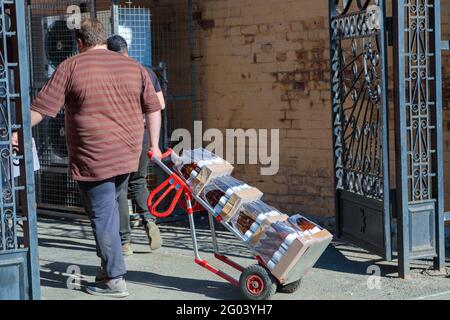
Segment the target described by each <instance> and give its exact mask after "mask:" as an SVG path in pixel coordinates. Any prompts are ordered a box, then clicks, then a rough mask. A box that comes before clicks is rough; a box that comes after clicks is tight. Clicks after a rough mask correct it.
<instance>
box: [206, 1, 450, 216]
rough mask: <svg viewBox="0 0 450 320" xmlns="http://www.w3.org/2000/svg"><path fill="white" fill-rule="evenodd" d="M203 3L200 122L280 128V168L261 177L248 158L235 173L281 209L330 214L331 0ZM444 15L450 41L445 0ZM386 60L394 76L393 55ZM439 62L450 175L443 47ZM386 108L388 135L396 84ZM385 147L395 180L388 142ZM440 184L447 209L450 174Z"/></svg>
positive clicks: (449, 79) (448, 64)
mask: <svg viewBox="0 0 450 320" xmlns="http://www.w3.org/2000/svg"><path fill="white" fill-rule="evenodd" d="M201 4H202V8H203V16H202V18H203V20H204V21H206V23H205V26H206V27H205V31H204V38H203V39H204V78H203V86H204V99H205V104H204V105H205V107H204V108H205V110H204V121H205V123H204V125H205V126H206V127H207V128H208V127H211V128H220V129H226V128H243V129H248V128H280V140H281V141H280V156H281V159H280V171H279V174H278V175H276V176H268V177H264V176H260V175H259V167H257V166H248V165H247V166H238V167H237V170H236V173H237V176H238V177H239V178H240V179H242V180H245V181H247V182H248V183H251V184H253V185H255V186H257V187H259V188H260V189H261V190H262V191H264V192H265V199H266V200H267V201H268V202H270V203H272V204H273V205H275V206H277V207H278V208H280V209H281V210H284V211H286V212H287V213H296V212H304V213H309V214H316V215H326V216H328V215H333V214H334V202H333V169H332V168H333V159H332V134H331V114H330V112H331V111H330V92H329V78H330V74H329V51H328V50H329V44H328V37H329V34H328V25H327V24H328V8H327V1H292V0H264V1H263V0H251V1H250V0H203V1H201ZM388 7H389V8H390V3H389V5H388ZM388 11H389V14H390V11H391V10H390V9H389V10H388ZM441 12H442V13H443V14H442V20H443V21H442V22H443V24H442V28H443V30H442V31H443V38H444V39H449V38H450V25H449V23H450V21H449V20H450V18H449V17H450V0H443V1H442V10H441ZM445 12H447V14H445ZM389 52H390V53H391V54H392V50H389ZM389 59H391V61H390V68H389V69H390V75H391V76H392V75H393V69H392V56H390V57H389ZM443 65H444V67H443V78H444V84H443V85H444V90H443V92H444V94H443V98H444V131H445V141H444V149H445V150H444V151H445V171H446V172H450V53H444V55H443ZM390 83H391V87H392V84H393V82H392V80H391V81H390ZM390 110H391V113H390V120H391V121H390V122H391V128H390V129H391V131H390V134H391V141H392V142H393V141H394V112H393V103H392V88H391V90H390ZM390 149H391V150H392V153H391V159H392V161H391V166H392V175H391V176H392V178H395V167H394V166H395V162H394V159H395V153H394V152H393V151H394V147H393V143H391V146H390ZM393 185H395V180H394V179H393ZM446 188H447V189H446V190H447V197H446V204H447V207H446V209H447V210H449V211H450V174H448V175H446Z"/></svg>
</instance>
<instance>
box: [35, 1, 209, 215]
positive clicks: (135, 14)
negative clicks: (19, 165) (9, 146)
mask: <svg viewBox="0 0 450 320" xmlns="http://www.w3.org/2000/svg"><path fill="white" fill-rule="evenodd" d="M103 2H104V1H103ZM103 2H99V1H97V2H95V1H92V0H78V1H77V0H64V1H61V0H59V1H57V0H53V1H52V0H47V1H46V3H42V1H37V0H36V1H33V0H32V1H31V4H30V5H29V10H28V30H29V32H28V33H29V34H28V38H29V46H30V48H29V50H30V57H31V58H30V59H31V64H30V65H31V66H32V67H31V70H30V73H31V78H32V88H31V89H32V95H33V96H34V95H35V94H36V93H37V92H38V91H39V90H40V89H41V88H42V87H43V86H44V84H45V83H46V81H47V80H48V79H49V77H50V76H51V74H52V72H53V71H54V69H55V68H56V66H57V65H58V64H59V63H60V62H62V61H63V60H64V59H65V58H67V57H69V56H71V55H73V54H76V45H75V42H74V34H73V32H71V31H68V30H66V29H65V28H64V25H63V23H62V22H61V21H63V20H64V18H65V16H66V15H67V13H66V11H67V7H68V6H69V5H74V4H75V5H79V6H80V8H81V10H82V12H83V13H82V14H83V15H84V16H90V15H91V12H94V11H95V14H96V17H97V18H98V19H99V20H100V21H101V22H102V23H103V25H104V27H105V31H106V34H107V35H108V36H109V35H112V34H114V33H118V34H121V35H122V36H124V38H125V39H127V40H128V43H129V54H130V56H131V57H133V58H134V59H136V60H137V61H139V62H140V63H142V64H143V65H146V66H154V67H155V68H154V69H155V71H156V73H157V75H158V76H159V79H160V82H161V84H162V85H163V89H164V88H168V91H167V92H165V93H166V98H167V119H168V121H167V127H166V129H165V132H167V134H168V135H169V136H170V133H171V132H172V131H173V130H175V129H176V128H187V129H188V130H192V129H193V126H192V123H193V120H194V119H199V118H200V117H201V111H200V110H201V108H200V107H201V104H200V103H199V102H200V101H201V100H202V98H201V95H200V94H199V92H200V91H199V90H198V86H197V85H198V83H199V74H200V73H199V69H200V62H201V54H200V46H199V36H198V35H199V32H198V31H199V29H198V25H197V24H196V23H195V21H193V18H192V17H193V13H192V11H193V10H195V6H193V5H192V3H191V1H188V0H173V1H164V2H154V3H153V4H147V2H144V3H141V4H142V5H141V6H137V5H130V4H125V3H124V5H122V6H116V7H115V8H114V7H111V6H110V7H109V8H108V7H106V6H105V3H103ZM94 3H97V4H99V3H101V4H102V5H98V8H97V7H95V4H94ZM92 9H98V10H92ZM113 9H115V10H113ZM114 14H115V15H116V16H114ZM152 20H153V21H152ZM114 22H115V23H114ZM49 33H51V35H52V36H49V35H48V34H49ZM161 62H163V65H165V66H166V67H167V69H165V70H164V69H161V68H157V67H156V66H158V65H160V63H161ZM163 74H166V75H168V77H163ZM167 78H168V81H166V80H167ZM33 135H34V137H35V139H36V144H37V148H38V153H39V158H40V163H41V170H40V171H39V172H38V173H37V174H36V189H37V190H36V191H37V192H36V198H37V203H38V206H39V207H40V208H41V209H49V210H56V211H71V212H74V211H75V212H76V211H80V212H81V211H83V210H82V207H81V202H80V197H79V194H78V187H77V184H76V182H75V181H73V180H72V179H71V178H70V176H69V174H68V168H67V149H66V144H65V130H64V111H61V112H60V114H59V115H58V116H57V117H56V118H55V119H45V120H44V121H43V122H42V123H41V124H40V125H39V126H38V127H36V128H35V129H34V132H33ZM160 179H161V177H160V176H158V173H155V172H154V167H153V166H152V165H150V166H149V169H148V177H147V182H148V185H149V188H152V187H154V186H155V184H156V183H158V181H159V180H160Z"/></svg>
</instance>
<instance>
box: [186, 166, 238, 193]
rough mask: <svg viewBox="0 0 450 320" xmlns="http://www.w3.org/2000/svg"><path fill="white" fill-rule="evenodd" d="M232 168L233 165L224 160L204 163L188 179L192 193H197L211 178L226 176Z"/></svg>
mask: <svg viewBox="0 0 450 320" xmlns="http://www.w3.org/2000/svg"><path fill="white" fill-rule="evenodd" d="M233 169H234V167H233V166H232V165H231V164H229V163H225V162H224V163H213V164H209V165H205V166H204V167H203V168H202V169H201V170H200V173H199V174H198V175H197V176H196V177H195V178H192V179H189V186H190V187H191V190H192V193H193V194H195V195H199V194H200V193H201V192H202V191H203V189H204V188H205V186H206V185H207V184H208V183H209V182H210V181H211V180H212V179H215V178H219V177H223V176H228V175H230V174H231V173H232V172H233Z"/></svg>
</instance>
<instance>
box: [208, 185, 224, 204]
mask: <svg viewBox="0 0 450 320" xmlns="http://www.w3.org/2000/svg"><path fill="white" fill-rule="evenodd" d="M224 195H225V192H223V191H220V190H217V189H216V190H211V191H209V192H207V193H206V200H207V201H208V203H209V204H210V205H211V206H212V207H213V208H214V207H215V206H216V205H217V204H218V203H219V201H220V199H221V198H222V197H223V196H224Z"/></svg>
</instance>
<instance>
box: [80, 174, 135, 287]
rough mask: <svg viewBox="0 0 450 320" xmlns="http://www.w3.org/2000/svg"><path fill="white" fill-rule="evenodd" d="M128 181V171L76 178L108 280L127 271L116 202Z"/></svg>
mask: <svg viewBox="0 0 450 320" xmlns="http://www.w3.org/2000/svg"><path fill="white" fill-rule="evenodd" d="M127 180H128V174H126V175H121V176H117V177H114V178H111V179H107V180H103V181H99V182H82V181H78V186H79V188H80V194H81V200H82V202H83V205H84V207H85V210H86V212H87V214H88V217H89V219H90V221H91V226H92V230H93V231H94V237H95V243H96V246H97V255H98V256H99V258H100V259H101V260H102V266H103V267H104V268H105V269H106V274H107V276H108V278H111V279H114V278H118V277H121V276H123V275H125V274H126V272H127V271H126V267H125V260H124V258H123V255H122V245H121V242H120V233H119V203H118V199H119V196H120V194H121V193H122V191H123V189H124V187H125V186H126V184H125V183H126V181H127Z"/></svg>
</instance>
